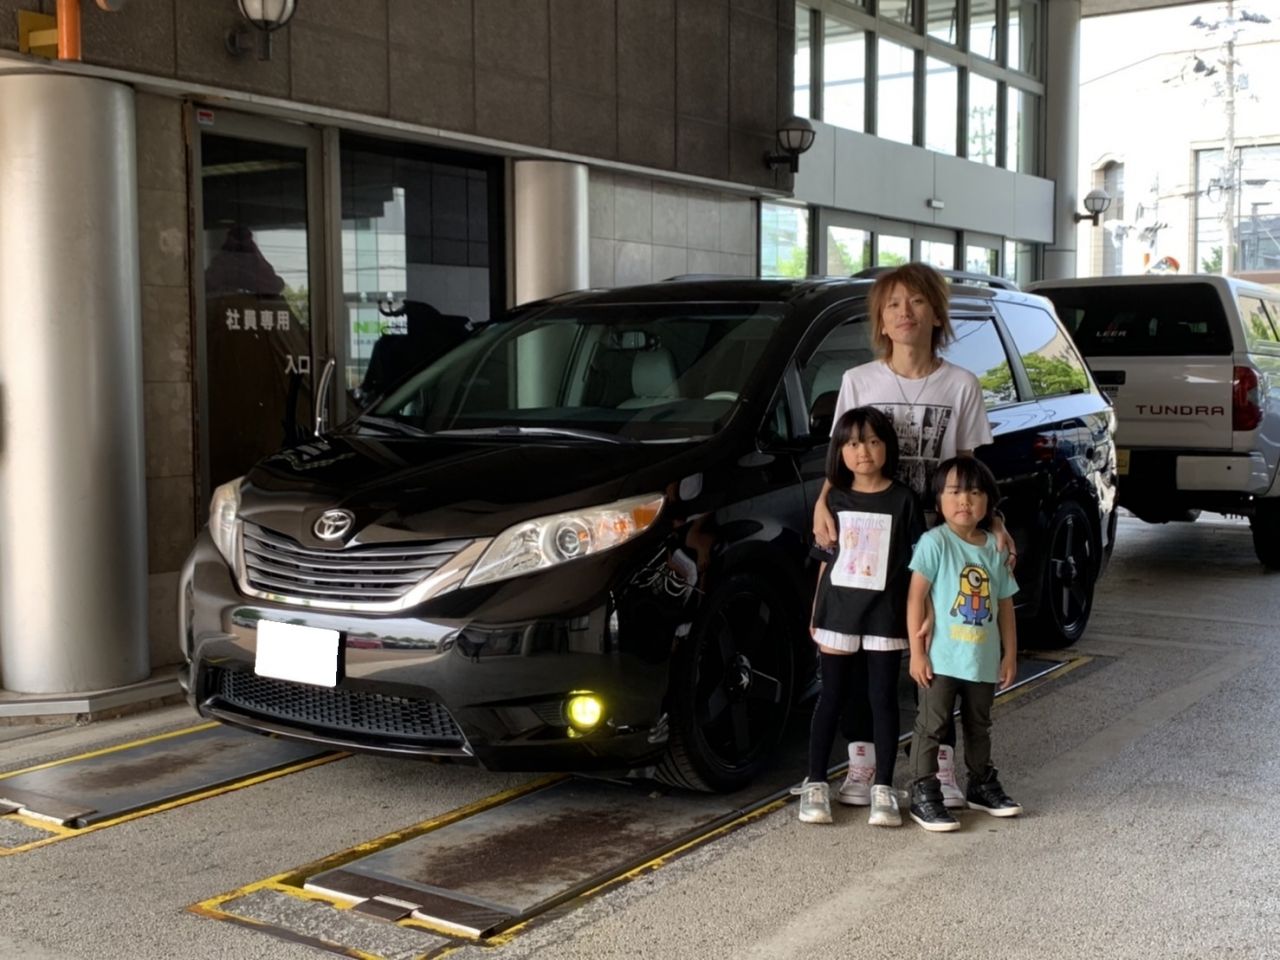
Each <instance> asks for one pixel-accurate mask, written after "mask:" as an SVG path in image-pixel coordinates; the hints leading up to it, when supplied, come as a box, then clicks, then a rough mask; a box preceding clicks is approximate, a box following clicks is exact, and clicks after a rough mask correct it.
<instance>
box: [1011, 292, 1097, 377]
mask: <svg viewBox="0 0 1280 960" xmlns="http://www.w3.org/2000/svg"><path fill="white" fill-rule="evenodd" d="M996 309H998V310H999V311H1000V315H1001V316H1003V317H1004V321H1005V327H1006V328H1007V329H1008V330H1009V333H1010V335H1011V336H1012V337H1013V343H1014V346H1016V347H1017V349H1018V353H1019V354H1020V355H1021V356H1022V366H1023V367H1024V368H1025V369H1026V371H1027V379H1028V380H1030V381H1031V390H1032V392H1033V393H1034V394H1035V395H1036V396H1037V397H1052V396H1059V395H1061V394H1064V393H1079V392H1081V391H1083V390H1088V389H1089V374H1088V373H1087V372H1086V371H1085V366H1084V361H1082V360H1081V359H1080V355H1079V354H1078V353H1076V348H1075V346H1074V345H1072V343H1071V338H1070V337H1068V336H1067V334H1066V333H1065V332H1064V331H1063V330H1062V328H1061V327H1059V326H1058V324H1057V322H1056V321H1055V320H1054V319H1053V317H1051V316H1049V314H1048V313H1046V312H1045V311H1043V310H1041V309H1040V308H1039V307H1033V306H1030V305H1028V304H1023V303H1001V304H998V305H997V308H996Z"/></svg>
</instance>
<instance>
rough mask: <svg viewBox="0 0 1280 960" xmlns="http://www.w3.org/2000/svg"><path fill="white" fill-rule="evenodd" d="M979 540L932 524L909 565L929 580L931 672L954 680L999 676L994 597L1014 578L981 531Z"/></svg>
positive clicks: (1013, 586) (1007, 590)
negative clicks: (982, 542)
mask: <svg viewBox="0 0 1280 960" xmlns="http://www.w3.org/2000/svg"><path fill="white" fill-rule="evenodd" d="M986 538H987V542H986V544H985V545H983V546H977V545H976V544H972V543H966V542H965V541H964V540H961V539H960V538H959V537H957V536H956V535H955V534H954V533H952V532H951V530H950V529H948V528H947V526H946V525H945V524H944V525H941V526H937V527H934V528H933V529H932V530H930V531H929V532H928V533H926V534H925V535H924V536H923V537H921V538H920V542H919V543H917V544H916V549H915V553H914V554H913V555H912V557H911V569H912V570H913V571H915V572H916V573H918V574H920V575H921V576H922V577H924V578H925V579H926V580H928V581H929V583H930V584H931V586H930V588H929V599H930V601H932V603H933V642H932V643H931V645H930V647H929V660H930V661H931V662H932V664H933V672H934V673H937V674H941V675H942V676H944V677H956V678H957V679H960V680H976V681H979V682H981V683H995V682H996V680H998V679H999V676H1000V629H999V626H998V625H997V623H996V616H997V613H998V611H999V607H1000V601H1001V600H1004V599H1005V598H1007V597H1012V596H1013V595H1014V594H1015V593H1017V592H1018V584H1017V582H1016V581H1015V580H1014V578H1013V574H1011V573H1010V572H1009V568H1008V567H1007V566H1006V565H1005V562H1004V558H1003V557H1002V556H1001V555H1000V553H999V551H998V550H996V538H995V537H994V536H993V535H992V534H990V533H987V534H986Z"/></svg>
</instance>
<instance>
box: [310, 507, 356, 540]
mask: <svg viewBox="0 0 1280 960" xmlns="http://www.w3.org/2000/svg"><path fill="white" fill-rule="evenodd" d="M355 520H356V515H355V514H354V513H352V512H351V511H350V510H326V511H325V512H324V513H322V514H320V516H319V517H318V518H317V519H316V523H315V526H314V527H312V528H311V529H312V530H313V531H314V532H315V535H316V536H317V537H318V538H320V539H321V540H341V539H342V538H343V537H345V536H346V535H347V533H348V531H350V530H351V525H352V524H353V523H355Z"/></svg>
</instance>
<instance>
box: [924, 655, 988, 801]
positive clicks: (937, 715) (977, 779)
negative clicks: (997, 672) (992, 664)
mask: <svg viewBox="0 0 1280 960" xmlns="http://www.w3.org/2000/svg"><path fill="white" fill-rule="evenodd" d="M919 693H920V706H919V710H918V711H917V713H916V726H915V730H914V731H913V732H912V735H911V784H912V786H914V785H915V784H917V783H920V782H921V781H928V780H934V781H935V783H936V778H937V775H938V743H939V741H940V740H941V737H942V733H943V731H944V730H946V729H947V724H948V723H949V722H950V721H951V713H952V710H953V709H954V708H955V703H956V696H957V695H959V697H960V730H961V733H962V734H963V736H964V765H965V767H966V768H967V769H968V771H969V782H970V783H982V782H984V781H985V780H986V779H987V776H988V774H989V772H990V771H991V704H992V702H993V701H994V700H995V698H996V685H995V684H994V683H980V682H978V681H976V680H958V679H957V678H955V677H943V676H938V675H937V674H935V675H934V677H933V682H932V683H931V684H930V685H929V687H928V688H927V689H926V688H923V687H922V688H920V691H919Z"/></svg>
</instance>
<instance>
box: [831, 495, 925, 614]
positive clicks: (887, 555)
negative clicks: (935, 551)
mask: <svg viewBox="0 0 1280 960" xmlns="http://www.w3.org/2000/svg"><path fill="white" fill-rule="evenodd" d="M827 505H828V506H829V507H830V508H831V513H832V515H833V516H834V517H835V521H836V527H837V528H838V530H839V535H838V536H837V538H836V544H835V546H834V547H833V548H832V549H831V550H830V551H827V550H822V549H820V548H817V547H815V548H814V551H813V555H814V556H815V557H816V558H818V559H819V560H824V561H826V564H827V566H826V569H825V570H823V572H822V579H821V580H820V581H819V582H818V595H817V600H816V602H815V604H814V609H813V625H814V626H815V627H819V628H821V629H823V630H834V631H837V632H839V633H845V634H852V635H858V636H861V635H864V634H866V635H870V636H877V637H905V636H906V635H907V590H908V588H909V587H910V585H911V570H910V568H909V567H908V566H907V565H908V564H909V563H910V562H911V548H912V546H913V545H914V544H915V542H916V541H917V540H918V539H920V535H921V534H923V533H924V513H923V511H922V510H921V509H920V503H919V500H917V498H916V495H915V494H914V493H913V492H912V491H911V489H910V488H909V487H907V486H906V485H905V484H903V483H901V482H900V481H897V480H895V481H894V482H893V484H892V485H891V486H889V487H887V488H886V489H884V490H882V491H880V492H879V493H857V492H855V491H853V490H841V489H838V488H834V487H833V488H832V489H831V492H830V494H829V495H828V497H827Z"/></svg>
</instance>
